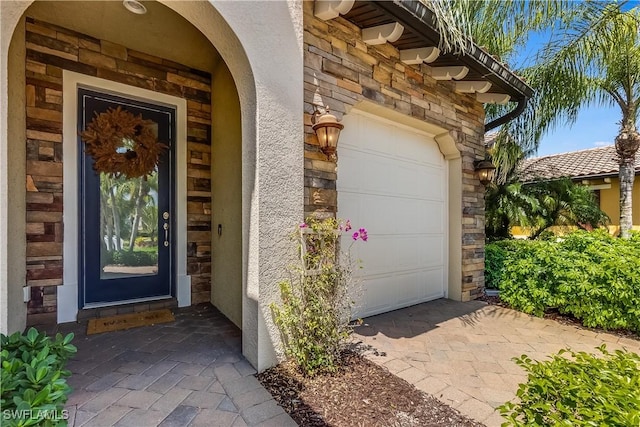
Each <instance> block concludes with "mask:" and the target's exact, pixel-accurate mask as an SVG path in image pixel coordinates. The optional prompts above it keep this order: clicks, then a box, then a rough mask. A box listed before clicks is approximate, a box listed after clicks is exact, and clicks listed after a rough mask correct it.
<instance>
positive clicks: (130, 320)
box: [87, 308, 176, 335]
mask: <svg viewBox="0 0 640 427" xmlns="http://www.w3.org/2000/svg"><path fill="white" fill-rule="evenodd" d="M174 320H176V319H175V317H173V313H171V310H169V309H166V308H165V309H164V310H154V311H145V312H141V313H130V314H120V315H118V316H109V317H100V318H98V319H91V320H89V324H88V325H87V335H93V334H101V333H102V332H113V331H124V330H126V329H131V328H137V327H140V326H149V325H155V324H157V323H167V322H173V321H174Z"/></svg>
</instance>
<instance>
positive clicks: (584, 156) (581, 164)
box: [518, 145, 640, 182]
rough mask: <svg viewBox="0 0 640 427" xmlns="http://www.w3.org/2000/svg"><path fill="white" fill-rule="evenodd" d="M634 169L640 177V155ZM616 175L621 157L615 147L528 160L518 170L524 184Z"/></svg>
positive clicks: (608, 146)
mask: <svg viewBox="0 0 640 427" xmlns="http://www.w3.org/2000/svg"><path fill="white" fill-rule="evenodd" d="M635 169H636V174H639V173H640V155H637V156H636V163H635ZM617 174H618V154H617V153H616V147H615V145H607V146H606V147H598V148H591V149H588V150H580V151H571V152H569V153H562V154H553V155H550V156H544V157H535V158H531V159H525V160H524V161H523V162H522V163H521V164H520V166H519V167H518V175H519V177H520V180H521V181H523V182H531V181H540V180H546V179H557V178H562V177H570V178H587V177H594V176H614V175H617Z"/></svg>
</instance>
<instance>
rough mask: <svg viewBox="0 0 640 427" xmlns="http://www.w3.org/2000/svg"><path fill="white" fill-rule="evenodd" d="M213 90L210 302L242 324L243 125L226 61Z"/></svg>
mask: <svg viewBox="0 0 640 427" xmlns="http://www.w3.org/2000/svg"><path fill="white" fill-rule="evenodd" d="M212 92H213V102H212V103H213V105H214V108H213V110H212V112H213V114H212V115H211V121H212V125H213V127H212V133H213V135H212V144H211V158H212V163H211V179H212V182H213V185H212V199H213V219H212V221H213V224H212V227H211V231H212V232H211V250H212V253H213V257H212V259H211V281H212V286H211V302H212V303H213V305H215V306H216V307H217V308H218V309H219V310H220V311H221V312H222V314H224V315H225V316H227V317H228V318H229V319H230V320H231V321H232V322H233V323H235V324H236V325H237V326H238V327H240V328H242V128H241V123H240V101H239V100H238V95H237V92H236V88H235V84H234V83H233V77H232V76H231V73H230V72H229V69H228V68H227V67H226V66H225V65H224V63H221V64H220V65H219V66H218V68H217V70H216V71H215V72H214V74H213V90H212ZM219 225H220V226H221V233H220V234H218V226H219Z"/></svg>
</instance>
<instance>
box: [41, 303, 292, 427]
mask: <svg viewBox="0 0 640 427" xmlns="http://www.w3.org/2000/svg"><path fill="white" fill-rule="evenodd" d="M175 316H176V321H175V322H172V323H166V324H160V325H154V326H147V327H143V328H136V329H130V330H128V331H118V332H111V333H105V334H98V335H89V336H87V335H86V333H85V331H86V324H82V323H78V324H76V323H74V324H62V325H57V326H55V327H50V328H49V329H50V330H48V331H47V332H49V333H55V332H61V333H63V334H66V333H68V332H73V333H74V334H75V336H76V337H75V339H74V341H73V344H74V345H76V347H78V353H77V354H76V355H75V356H74V358H73V359H72V360H70V361H69V364H68V369H69V370H70V371H71V372H72V376H71V377H70V378H69V381H68V382H69V384H70V385H71V386H72V387H73V389H74V391H73V393H71V395H70V397H69V400H68V403H67V407H66V409H67V410H68V411H69V426H71V427H73V426H87V427H93V426H95V427H108V426H113V425H116V426H124V427H131V426H136V427H144V426H164V427H170V426H181V427H182V426H208V427H212V426H220V427H230V426H257V425H261V426H268V425H272V426H278V427H281V426H282V427H284V426H294V425H296V424H295V422H294V421H293V420H292V419H291V418H290V417H289V416H288V415H287V414H286V413H285V412H284V411H283V410H282V408H280V407H279V406H278V405H277V404H276V403H275V401H274V400H273V398H272V397H271V395H270V394H269V392H267V391H266V390H265V389H264V387H262V386H261V385H260V383H259V382H258V381H257V380H256V379H255V377H254V376H253V375H254V374H255V373H256V371H255V369H253V367H252V366H251V365H250V364H249V362H247V360H246V359H245V358H244V357H243V356H242V352H241V347H242V342H241V337H242V335H241V332H240V330H239V329H237V328H236V327H235V326H234V325H233V324H232V323H231V322H230V321H228V320H227V319H226V318H225V317H224V316H223V315H221V314H220V312H218V311H217V310H216V309H215V308H213V307H212V306H211V305H209V304H203V305H199V306H194V307H189V308H186V309H177V310H175Z"/></svg>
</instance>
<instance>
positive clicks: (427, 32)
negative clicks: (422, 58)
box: [343, 0, 533, 103]
mask: <svg viewBox="0 0 640 427" xmlns="http://www.w3.org/2000/svg"><path fill="white" fill-rule="evenodd" d="M343 17H344V18H345V19H347V20H349V21H350V22H352V23H354V24H356V25H357V26H358V27H360V28H369V27H374V26H379V25H384V24H390V23H394V22H398V23H400V24H401V25H402V26H403V27H404V32H403V33H402V35H401V36H400V37H399V38H398V39H397V40H395V41H392V42H391V44H392V45H393V46H394V47H396V48H397V49H399V50H400V51H402V50H406V49H418V48H424V47H431V46H435V47H437V46H438V45H439V43H440V33H439V32H438V30H437V28H438V26H437V21H436V16H435V14H434V13H433V11H431V9H429V8H428V7H427V6H425V5H424V4H422V3H421V2H419V1H415V0H394V1H355V3H354V4H353V7H352V8H351V9H350V10H349V12H348V13H346V14H344V16H343ZM428 65H429V66H430V67H433V68H436V69H437V68H440V67H453V66H460V65H464V66H466V67H467V68H468V69H469V72H468V73H467V74H466V76H464V77H463V78H460V79H457V81H459V82H465V81H466V82H477V81H487V82H490V83H491V88H490V89H489V90H488V91H487V92H486V93H487V94H496V95H499V94H507V95H509V96H510V100H511V101H515V102H518V103H524V101H526V99H528V98H530V97H531V96H532V95H533V89H532V88H531V87H530V86H529V85H527V84H526V83H525V82H524V81H522V80H521V79H520V78H519V77H518V76H516V75H515V74H514V73H513V72H512V71H510V70H509V69H508V68H507V67H506V66H505V65H504V64H502V63H501V62H499V61H498V60H497V59H495V58H494V57H492V56H491V55H490V54H489V53H487V52H485V51H484V50H483V49H481V48H480V47H479V46H477V45H476V44H475V43H473V42H471V41H468V42H467V46H466V48H465V49H464V50H463V52H461V53H458V54H456V53H441V55H440V56H438V58H437V59H435V60H434V61H433V62H431V63H429V64H428ZM483 95H484V93H483ZM483 98H487V97H486V96H483ZM478 99H480V97H479V98H478ZM480 102H482V101H480Z"/></svg>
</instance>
